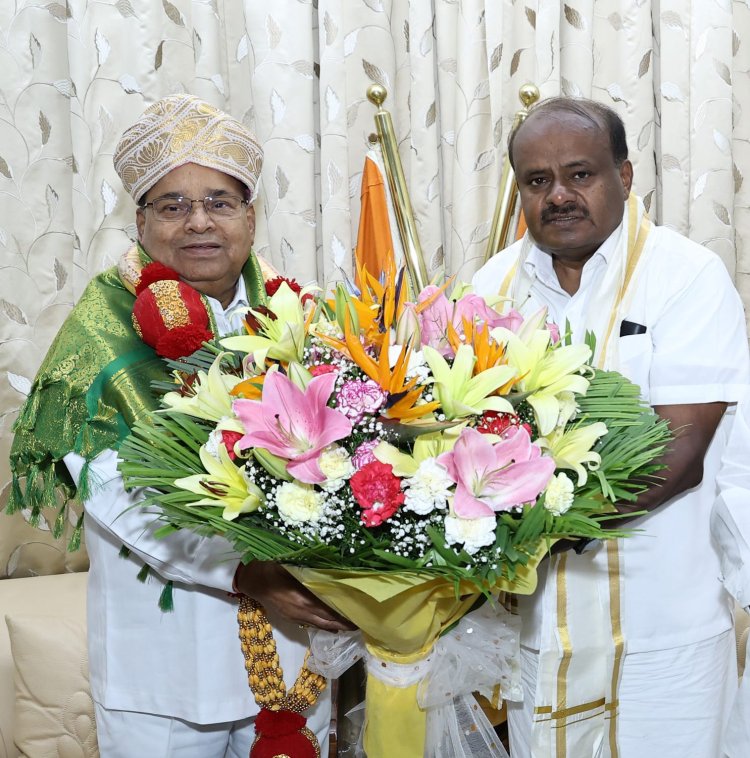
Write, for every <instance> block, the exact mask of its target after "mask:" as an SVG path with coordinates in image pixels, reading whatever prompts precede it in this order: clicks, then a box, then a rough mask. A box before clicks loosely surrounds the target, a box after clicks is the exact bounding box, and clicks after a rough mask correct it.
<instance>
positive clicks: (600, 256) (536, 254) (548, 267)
mask: <svg viewBox="0 0 750 758" xmlns="http://www.w3.org/2000/svg"><path fill="white" fill-rule="evenodd" d="M623 226H624V223H623V221H621V222H620V224H619V226H618V227H617V228H616V229H615V230H614V231H613V232H612V234H610V235H609V237H607V239H605V240H604V242H602V244H601V245H599V249H598V250H597V251H596V252H595V253H594V254H593V255H592V256H591V258H589V260H588V261H586V263H585V264H584V268H585V267H587V266H588V267H589V268H595V267H596V266H598V265H600V263H604V265H606V264H607V263H609V261H610V260H611V258H612V257H613V256H614V255H616V254H617V251H618V249H619V241H620V235H621V234H622V229H623ZM529 238H530V239H531V243H532V244H531V250H530V251H529V254H528V256H527V257H526V261H525V263H524V266H525V267H526V270H527V272H528V273H529V274H530V275H532V276H536V277H538V278H543V279H549V278H550V277H553V278H554V280H555V281H556V280H557V275H556V274H555V271H554V269H553V267H552V256H551V255H549V254H548V253H545V252H544V251H543V250H541V249H540V248H538V247H537V246H536V243H535V242H534V240H533V238H532V237H531V235H529ZM592 261H595V263H593V264H591V265H590V266H589V264H590V263H591V262H592Z"/></svg>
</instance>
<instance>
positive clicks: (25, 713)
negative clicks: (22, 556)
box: [0, 573, 98, 758]
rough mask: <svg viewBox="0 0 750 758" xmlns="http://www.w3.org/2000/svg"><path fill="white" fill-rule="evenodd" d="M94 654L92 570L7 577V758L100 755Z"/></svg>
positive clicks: (1, 642)
mask: <svg viewBox="0 0 750 758" xmlns="http://www.w3.org/2000/svg"><path fill="white" fill-rule="evenodd" d="M3 616H4V617H5V619H4V620H3V618H2V617H3ZM5 622H7V626H6V623H5ZM87 661H88V658H87V655H86V574H85V573H83V574H61V575H57V576H41V577H27V578H23V579H3V580H0V758H17V756H19V754H20V755H25V756H29V758H41V757H42V756H50V758H56V757H58V756H59V758H63V757H64V758H73V756H75V758H87V757H88V756H98V750H97V748H96V737H95V730H94V713H93V704H92V702H91V697H90V695H89V694H88V671H87V669H88V663H87ZM14 742H15V743H16V744H17V746H18V747H16V746H15V745H14ZM19 748H20V750H21V752H20V753H19Z"/></svg>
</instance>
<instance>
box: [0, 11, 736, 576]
mask: <svg viewBox="0 0 750 758" xmlns="http://www.w3.org/2000/svg"><path fill="white" fill-rule="evenodd" d="M748 40H750V8H749V7H748V3H747V2H745V0H734V1H732V0H692V1H691V0H568V2H553V1H552V0H513V1H512V0H275V1H274V2H273V3H267V2H263V1H262V0H67V2H65V0H57V1H55V0H49V1H48V0H3V2H2V3H0V266H1V267H2V274H1V275H0V330H1V331H0V413H1V414H2V416H1V418H2V426H1V428H0V492H2V496H0V508H1V507H3V506H4V503H5V499H6V497H7V481H8V479H9V476H8V470H7V462H6V460H7V450H8V447H9V442H10V438H11V424H12V422H13V420H14V418H15V415H16V411H17V409H18V407H19V406H20V404H21V402H22V400H23V396H24V392H25V391H26V389H27V388H28V386H29V383H30V381H31V379H32V378H33V375H34V373H35V371H36V369H37V367H38V365H39V363H40V361H41V359H42V357H43V355H44V353H45V351H46V349H47V347H48V346H49V343H50V342H51V340H52V338H53V336H54V334H55V332H56V330H57V328H58V326H59V324H60V323H61V321H62V320H63V318H64V317H65V315H66V314H67V313H68V312H69V310H70V308H71V306H72V304H73V303H74V302H75V301H76V299H77V298H78V297H79V295H80V294H81V291H82V289H83V287H84V286H85V284H86V282H87V281H88V280H89V278H90V277H91V276H92V275H93V274H95V273H97V272H98V271H100V270H101V269H103V268H105V267H107V266H110V265H112V264H113V263H114V262H115V261H116V260H117V258H118V256H119V255H120V254H121V253H122V251H123V250H124V249H125V248H126V247H127V245H128V242H129V238H132V237H133V236H134V234H135V227H134V223H133V220H134V207H133V204H132V201H131V200H130V198H128V197H127V196H126V195H125V194H124V192H123V191H122V189H121V187H120V184H119V181H118V179H117V176H116V175H115V173H114V171H113V168H112V151H113V148H114V145H115V144H116V141H117V139H118V136H119V134H120V132H121V131H122V129H123V128H124V127H125V126H127V125H128V124H129V123H130V122H132V121H133V120H134V119H135V118H136V117H137V116H138V114H139V113H140V112H141V111H142V110H143V108H144V107H145V106H146V105H147V104H149V103H150V102H152V101H154V100H156V99H158V98H159V97H161V96H163V95H166V94H169V93H171V92H175V91H189V92H192V93H195V94H197V95H199V96H201V97H203V98H205V99H206V100H209V101H211V102H212V103H214V104H216V105H218V106H220V107H223V108H225V109H226V110H228V111H230V112H231V113H232V114H234V115H235V116H237V117H239V118H241V119H243V120H244V121H245V122H246V123H248V124H249V125H250V126H251V127H252V128H254V129H255V131H256V132H257V134H258V136H259V137H260V140H261V141H262V142H263V143H264V145H265V149H266V161H265V167H264V172H263V178H262V184H261V200H260V201H259V205H258V234H257V240H256V247H257V249H258V251H259V252H260V253H261V254H263V255H265V256H266V257H267V258H268V259H269V260H270V261H271V262H272V263H273V264H274V265H276V266H277V267H278V268H280V269H282V270H284V271H285V272H286V273H288V274H290V275H293V276H296V277H297V278H298V279H300V280H302V281H309V280H313V279H316V280H318V281H321V282H331V281H333V280H335V279H337V278H340V276H341V272H342V271H348V270H350V262H351V254H352V248H353V245H354V242H355V240H356V229H357V221H358V214H359V181H360V177H361V170H362V162H363V156H364V154H365V152H366V150H367V148H368V141H367V139H368V135H369V134H370V133H371V132H372V131H373V121H372V115H373V113H374V108H373V106H372V105H371V104H370V103H369V102H367V100H366V98H365V91H366V89H367V87H368V85H370V84H372V83H380V84H383V85H385V87H386V88H387V89H388V91H389V93H390V95H389V98H388V100H387V102H386V107H388V108H389V109H390V110H391V111H392V113H393V118H394V122H395V126H396V132H397V134H398V136H399V140H400V152H401V157H402V161H403V163H404V169H405V173H406V176H407V180H408V183H409V187H410V194H411V199H412V204H413V207H414V211H415V214H416V217H417V223H418V228H419V233H420V238H421V242H422V247H423V250H424V252H425V257H426V262H427V266H428V269H429V271H430V273H431V274H434V273H437V272H439V271H441V270H443V269H445V270H447V271H448V272H450V273H455V274H458V276H459V277H461V278H468V277H469V276H470V275H471V274H472V273H473V271H474V270H475V269H476V268H477V266H478V265H479V264H480V263H481V261H482V259H483V256H484V246H485V244H486V241H487V237H488V233H489V227H490V221H491V218H492V214H493V209H494V203H495V192H496V187H497V181H498V176H499V173H500V165H501V161H502V157H503V153H504V144H505V141H506V139H507V136H508V130H509V127H510V125H511V123H512V120H513V115H514V112H515V111H516V110H517V109H518V107H519V102H518V99H517V93H518V89H519V87H520V86H521V85H522V84H524V83H526V82H534V83H536V84H537V85H538V86H539V87H540V89H541V93H542V96H543V97H548V96H551V95H556V94H559V93H561V92H562V93H564V94H569V95H585V96H587V97H592V98H595V99H597V100H601V101H603V102H605V103H608V104H610V105H613V106H614V107H615V108H616V109H617V110H618V111H619V112H620V114H621V115H622V116H623V118H624V120H625V122H626V125H627V129H628V136H629V141H630V147H631V157H632V159H633V161H634V164H635V169H636V189H637V191H638V192H639V193H640V194H642V195H643V196H644V197H645V198H646V202H647V204H648V205H649V207H650V209H651V214H652V216H653V217H654V218H655V219H656V220H657V221H658V222H659V223H664V224H669V225H671V226H673V227H675V228H676V229H678V230H679V231H681V232H683V233H685V234H687V235H688V236H690V237H691V238H693V239H695V240H697V241H698V242H701V243H704V244H706V245H707V246H708V247H710V248H711V249H713V250H715V251H716V252H717V253H718V254H720V255H721V257H722V259H723V260H724V262H725V263H726V265H727V267H728V268H729V270H730V271H731V272H732V274H733V275H734V276H735V279H736V281H737V283H738V286H739V287H740V289H741V291H742V292H743V296H744V298H745V300H746V301H747V300H748V299H750V276H748V271H749V270H750V249H749V246H750V212H749V211H748V207H749V206H750V188H748V187H747V186H746V182H745V177H744V175H745V174H746V173H747V171H748V169H749V168H750V82H749V81H748V78H749V77H748V71H750V47H749V46H748ZM687 326H688V328H689V325H687ZM5 528H6V527H5V524H4V525H3V529H5ZM30 539H32V537H30ZM33 539H36V535H34V536H33ZM23 560H24V559H23V555H22V554H21V553H19V551H18V550H14V552H13V553H12V555H9V554H7V553H6V554H4V553H3V552H2V550H0V576H2V575H3V574H7V573H11V574H12V573H14V571H15V572H18V571H20V570H21V568H20V567H21V566H22V564H23Z"/></svg>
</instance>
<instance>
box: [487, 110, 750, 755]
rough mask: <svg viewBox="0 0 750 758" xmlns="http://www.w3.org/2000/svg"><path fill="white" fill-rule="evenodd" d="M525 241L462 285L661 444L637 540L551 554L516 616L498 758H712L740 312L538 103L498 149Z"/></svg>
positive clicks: (574, 127) (591, 129)
mask: <svg viewBox="0 0 750 758" xmlns="http://www.w3.org/2000/svg"><path fill="white" fill-rule="evenodd" d="M509 151H510V158H511V162H512V164H513V166H514V168H515V172H516V177H517V179H518V186H519V191H520V195H521V202H522V206H523V211H524V216H525V219H526V222H527V224H528V233H527V234H526V235H525V237H524V238H523V239H522V240H519V241H518V242H517V243H515V244H514V245H512V246H511V247H510V248H509V249H508V250H506V251H503V252H502V253H500V254H498V255H497V256H495V257H494V258H493V259H492V260H491V261H490V262H489V263H488V264H487V265H486V266H484V267H483V268H482V270H480V271H479V272H478V273H477V275H476V276H475V279H474V285H475V288H476V289H477V291H479V292H481V293H483V294H497V293H498V292H500V294H503V295H506V296H508V297H510V298H511V299H512V301H513V302H514V303H515V304H516V306H517V307H518V308H520V309H521V311H522V312H523V313H525V314H529V313H532V312H534V311H536V310H537V309H539V308H541V307H546V308H547V309H548V311H549V317H550V319H551V320H552V321H554V322H556V323H557V324H558V325H559V327H560V331H561V333H562V334H566V333H569V334H570V336H571V338H572V339H573V340H574V341H577V342H581V341H583V340H584V339H585V338H586V337H587V336H591V335H593V337H594V338H595V340H596V350H595V353H594V358H593V361H594V364H595V365H597V366H599V367H601V368H604V369H613V370H618V371H621V372H622V373H623V374H625V375H626V376H627V377H629V378H630V379H631V380H632V381H634V382H636V383H637V384H638V385H639V386H640V387H641V390H642V394H643V397H644V398H645V399H646V400H647V401H648V402H649V403H650V404H651V405H652V406H653V407H654V408H655V410H656V411H657V412H658V413H659V415H661V416H662V417H663V418H665V419H667V420H668V421H669V422H670V425H671V427H672V429H673V430H674V431H675V432H676V433H677V434H676V438H675V441H674V443H673V445H672V446H671V448H670V449H669V450H668V452H667V453H666V454H665V456H664V459H663V462H664V464H665V466H666V468H665V469H664V470H663V471H662V472H660V473H661V476H662V477H663V478H662V481H660V482H659V485H658V486H653V487H651V488H650V489H649V490H648V491H647V492H646V493H644V494H643V495H642V496H641V497H640V498H639V500H638V502H637V503H636V504H635V505H626V504H623V505H621V506H620V507H619V510H620V511H621V512H622V513H623V514H629V513H632V512H634V511H647V512H648V514H647V515H645V516H641V517H638V518H637V519H633V520H631V521H630V522H629V524H628V526H629V527H632V528H633V529H634V530H636V533H635V534H634V535H633V536H631V537H629V538H627V539H623V540H619V541H612V542H610V543H608V544H595V543H588V544H584V543H581V544H578V545H576V546H575V547H576V549H575V550H567V551H559V552H558V553H557V554H556V555H554V556H552V557H551V559H550V561H549V562H548V564H547V565H546V566H545V567H544V569H543V570H541V571H540V582H539V589H538V590H537V592H536V593H535V594H534V595H533V596H531V597H529V598H520V600H519V611H520V614H521V617H522V622H523V633H522V673H523V683H524V691H525V700H524V702H523V703H522V704H521V703H519V704H512V706H511V708H510V711H509V720H510V729H511V742H512V747H513V755H514V758H524V757H527V756H534V758H541V757H542V756H570V758H573V757H575V758H579V757H582V756H620V758H632V757H635V756H638V758H656V757H657V756H658V758H672V757H674V758H677V757H678V756H680V758H682V757H683V756H688V755H689V756H690V757H691V758H716V756H717V755H719V740H720V734H721V730H722V726H723V722H724V719H725V717H726V710H727V707H728V705H729V703H730V702H731V696H732V690H733V689H734V687H735V669H734V652H733V634H732V630H731V627H732V615H731V611H730V603H729V602H728V595H727V594H726V593H725V591H724V589H723V587H722V585H721V582H720V578H719V574H720V570H719V558H718V555H717V553H716V551H715V548H714V547H713V545H712V543H711V540H710V536H709V516H710V512H711V505H712V502H713V498H714V490H715V477H716V472H717V469H718V464H719V459H720V457H721V452H722V449H723V448H724V445H725V440H726V436H727V433H728V430H729V426H730V424H731V416H732V411H733V407H731V408H730V410H727V409H728V407H730V406H732V404H734V403H735V402H736V401H737V400H738V399H739V397H740V395H741V394H742V389H743V387H744V386H745V385H746V384H747V381H748V357H747V340H746V333H745V325H744V315H743V310H742V305H741V303H740V300H739V297H738V295H737V293H736V291H735V289H734V287H733V286H732V283H731V280H730V278H729V276H728V274H727V271H726V269H725V267H724V266H723V264H722V262H721V261H720V260H719V258H718V257H717V256H715V255H714V254H712V253H711V252H709V251H708V250H706V249H704V248H702V247H701V246H699V245H697V244H695V243H693V242H690V241H689V240H687V239H685V238H684V237H682V236H680V235H679V234H676V233H675V232H674V231H671V230H669V229H666V228H663V227H658V228H657V227H655V226H653V225H652V224H651V222H650V221H649V220H648V217H647V216H646V214H645V212H644V208H643V205H642V203H641V202H640V201H639V200H638V199H637V198H636V197H635V196H634V195H631V193H630V189H631V182H632V176H633V169H632V166H631V163H630V161H628V159H627V158H628V150H627V144H626V140H625V130H624V127H623V124H622V121H621V120H620V118H619V117H618V116H617V114H615V113H614V112H613V111H612V110H610V109H609V108H606V107H605V106H602V105H600V104H597V103H595V102H591V101H586V100H571V99H566V98H555V99H552V100H547V101H543V102H541V103H540V104H539V105H538V106H536V107H535V108H534V109H533V110H532V111H531V113H530V114H529V116H528V118H527V119H526V120H525V121H524V122H523V124H522V125H521V126H520V127H519V128H518V129H517V130H516V131H515V133H514V134H513V135H512V137H511V142H510V145H509Z"/></svg>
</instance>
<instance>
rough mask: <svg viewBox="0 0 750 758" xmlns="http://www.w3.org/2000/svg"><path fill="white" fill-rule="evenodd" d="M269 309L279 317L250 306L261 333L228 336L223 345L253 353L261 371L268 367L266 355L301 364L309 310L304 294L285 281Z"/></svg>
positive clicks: (269, 301) (269, 302)
mask: <svg viewBox="0 0 750 758" xmlns="http://www.w3.org/2000/svg"><path fill="white" fill-rule="evenodd" d="M268 310H270V311H271V312H272V313H273V315H274V316H275V317H276V318H272V317H271V316H269V315H267V314H265V313H262V312H261V311H256V310H253V309H250V312H251V313H252V314H253V316H254V317H255V319H256V320H257V321H258V323H259V324H260V329H259V330H258V333H257V334H247V335H239V336H236V337H225V338H224V339H223V340H221V345H222V346H223V347H226V348H227V349H228V350H238V351H240V352H242V353H248V354H251V355H252V356H253V360H254V361H255V365H256V366H257V367H258V369H259V370H263V369H264V367H265V363H266V358H271V359H273V360H276V361H283V362H285V363H287V362H291V361H297V362H299V363H301V362H302V353H303V350H304V347H305V313H304V309H303V307H302V301H301V300H300V296H299V295H297V294H296V293H295V292H294V291H293V290H292V289H291V287H290V286H289V285H288V284H287V283H286V282H283V283H282V284H281V286H280V287H279V288H278V290H276V292H275V293H274V294H273V295H272V296H271V297H270V298H269V300H268Z"/></svg>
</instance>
